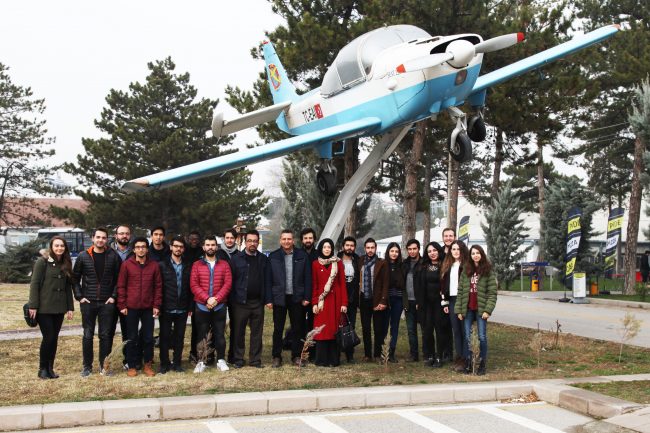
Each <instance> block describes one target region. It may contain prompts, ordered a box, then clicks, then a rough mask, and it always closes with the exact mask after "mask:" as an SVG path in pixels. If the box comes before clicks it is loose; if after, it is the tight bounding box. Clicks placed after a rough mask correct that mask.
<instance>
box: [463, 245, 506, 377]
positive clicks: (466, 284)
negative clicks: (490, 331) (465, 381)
mask: <svg viewBox="0 0 650 433" xmlns="http://www.w3.org/2000/svg"><path fill="white" fill-rule="evenodd" d="M469 256H470V259H469V262H468V263H467V264H465V266H464V272H462V274H461V276H460V279H459V282H458V298H457V300H456V308H455V312H456V314H457V315H458V318H459V319H460V320H462V321H463V329H464V331H465V341H466V346H467V347H465V350H464V356H465V372H466V373H470V372H471V371H472V361H471V360H472V350H471V345H472V323H473V322H474V321H476V327H477V328H478V341H479V346H480V361H479V367H478V371H477V373H478V374H479V375H484V374H485V362H486V360H487V321H488V319H489V318H490V316H491V315H492V311H493V310H494V307H495V306H496V303H497V286H496V281H495V279H494V275H493V274H492V265H491V264H490V261H489V260H488V259H487V256H486V255H485V251H483V248H482V247H481V246H479V245H472V248H470V250H469Z"/></svg>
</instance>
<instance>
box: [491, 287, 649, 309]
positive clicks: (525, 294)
mask: <svg viewBox="0 0 650 433" xmlns="http://www.w3.org/2000/svg"><path fill="white" fill-rule="evenodd" d="M498 294H499V296H515V297H519V298H527V299H542V300H545V301H556V302H557V301H558V300H559V299H561V298H564V294H565V292H564V291H557V290H544V291H538V292H531V291H516V290H499V293H498ZM566 296H567V298H569V299H573V295H572V293H571V292H570V291H567V292H566ZM587 300H588V301H589V303H591V304H599V305H609V306H612V307H619V308H640V309H643V310H648V309H650V302H639V301H619V300H617V299H602V298H592V297H590V296H587Z"/></svg>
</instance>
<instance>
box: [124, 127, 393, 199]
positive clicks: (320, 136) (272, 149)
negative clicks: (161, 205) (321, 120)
mask: <svg viewBox="0 0 650 433" xmlns="http://www.w3.org/2000/svg"><path fill="white" fill-rule="evenodd" d="M380 124H381V119H379V118H377V117H366V118H363V119H359V120H355V121H353V122H348V123H343V124H340V125H336V126H332V127H329V128H325V129H321V130H319V131H314V132H309V133H307V134H302V135H298V136H295V137H291V138H287V139H285V140H280V141H276V142H274V143H269V144H265V145H263V146H258V147H253V148H251V149H246V150H242V151H239V152H234V153H229V154H227V155H223V156H218V157H216V158H213V159H208V160H205V161H201V162H197V163H194V164H190V165H185V166H183V167H178V168H174V169H171V170H167V171H164V172H162V173H156V174H152V175H149V176H145V177H141V178H138V179H134V180H130V181H128V182H125V183H124V184H123V185H122V189H123V190H124V191H126V192H138V191H146V190H151V189H158V188H167V187H170V186H173V185H176V184H179V183H183V182H187V181H190V180H196V179H200V178H202V177H206V176H210V175H213V174H216V173H223V172H226V171H228V170H233V169H235V168H240V167H244V166H246V165H248V164H253V163H256V162H261V161H266V160H267V159H273V158H276V157H278V156H283V155H286V154H288V153H291V152H295V151H296V150H301V149H305V148H308V147H314V146H317V145H319V144H322V143H326V142H331V141H338V140H342V139H344V138H349V137H353V136H358V135H364V134H366V133H367V132H369V131H370V130H371V129H373V128H375V127H377V126H379V125H380Z"/></svg>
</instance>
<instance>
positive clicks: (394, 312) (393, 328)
mask: <svg viewBox="0 0 650 433" xmlns="http://www.w3.org/2000/svg"><path fill="white" fill-rule="evenodd" d="M388 305H389V306H390V307H389V308H390V310H389V317H390V350H392V351H393V352H394V351H395V348H396V347H397V334H398V332H399V320H400V319H401V318H402V310H404V301H403V299H402V297H401V296H389V298H388ZM386 331H388V323H387V324H386Z"/></svg>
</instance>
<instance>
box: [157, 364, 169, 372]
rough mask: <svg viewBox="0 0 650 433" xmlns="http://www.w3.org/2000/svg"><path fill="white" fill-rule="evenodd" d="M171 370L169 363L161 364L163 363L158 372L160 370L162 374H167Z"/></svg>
mask: <svg viewBox="0 0 650 433" xmlns="http://www.w3.org/2000/svg"><path fill="white" fill-rule="evenodd" d="M169 370H170V366H169V365H167V364H161V365H160V370H158V372H159V373H160V374H166V373H167V372H168V371H169Z"/></svg>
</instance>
